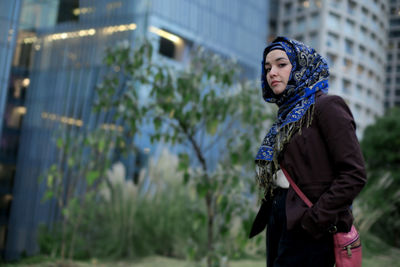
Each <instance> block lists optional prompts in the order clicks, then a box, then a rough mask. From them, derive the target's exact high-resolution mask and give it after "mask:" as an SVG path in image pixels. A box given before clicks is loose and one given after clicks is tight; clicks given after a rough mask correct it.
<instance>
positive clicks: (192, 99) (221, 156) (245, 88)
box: [44, 41, 269, 267]
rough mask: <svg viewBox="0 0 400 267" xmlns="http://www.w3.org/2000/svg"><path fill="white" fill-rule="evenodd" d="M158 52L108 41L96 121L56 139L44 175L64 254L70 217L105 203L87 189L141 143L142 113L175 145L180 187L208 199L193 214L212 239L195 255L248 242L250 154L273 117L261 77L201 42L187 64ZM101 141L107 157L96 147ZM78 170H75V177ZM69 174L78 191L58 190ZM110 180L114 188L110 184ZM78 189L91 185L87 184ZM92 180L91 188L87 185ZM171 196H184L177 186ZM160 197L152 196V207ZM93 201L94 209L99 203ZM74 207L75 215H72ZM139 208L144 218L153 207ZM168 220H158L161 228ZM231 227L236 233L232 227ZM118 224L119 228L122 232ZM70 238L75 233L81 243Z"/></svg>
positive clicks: (220, 255) (231, 252)
mask: <svg viewBox="0 0 400 267" xmlns="http://www.w3.org/2000/svg"><path fill="white" fill-rule="evenodd" d="M152 51H153V49H152V47H151V45H150V44H149V43H148V42H147V41H144V42H143V43H142V44H140V45H138V46H137V48H136V49H131V48H130V46H129V44H128V43H123V44H121V45H118V46H115V47H113V48H110V49H108V50H107V53H106V57H105V63H106V64H107V66H108V67H109V69H110V70H112V71H111V72H109V74H108V75H107V76H106V77H105V79H104V81H103V82H102V83H101V84H100V85H99V86H98V88H97V97H96V99H95V101H94V111H95V113H96V114H97V118H96V120H95V121H96V125H95V127H94V128H88V129H87V132H85V131H75V132H73V133H74V134H70V132H68V131H67V132H68V134H67V136H69V137H71V138H75V139H76V140H74V139H68V138H69V137H68V138H61V139H58V140H60V141H59V151H60V153H61V154H62V157H61V158H62V160H59V162H58V163H57V164H56V165H54V166H52V167H50V169H49V171H48V172H47V173H46V174H45V176H44V177H45V178H46V182H47V184H48V185H49V184H50V185H51V186H48V191H47V193H46V194H47V196H48V197H49V198H51V197H55V198H56V199H57V201H58V202H59V203H61V204H62V205H60V209H62V210H63V212H62V216H63V220H64V224H63V228H64V230H63V244H64V245H63V249H61V251H62V253H61V254H62V255H64V251H65V243H66V238H67V233H66V229H67V227H66V226H67V225H69V224H71V223H73V225H74V227H73V229H75V230H74V231H75V232H77V231H78V229H79V228H80V227H81V226H82V225H83V220H84V219H85V216H86V214H85V213H84V212H83V211H84V210H86V208H87V207H86V205H92V206H93V205H95V206H97V205H99V203H97V202H96V201H97V198H96V196H95V195H93V196H91V199H88V196H89V195H90V192H96V191H98V190H97V189H98V188H99V186H101V185H102V184H103V183H102V182H103V181H107V180H105V172H106V170H107V169H108V168H109V167H110V166H111V162H112V160H113V157H115V155H116V153H120V152H128V153H132V152H135V146H134V144H133V138H134V137H135V135H137V134H138V133H139V132H140V129H141V127H142V126H141V125H142V123H143V122H145V123H147V124H152V125H153V127H154V131H153V133H154V134H152V135H151V136H150V138H151V140H152V141H153V142H157V143H158V142H166V143H169V144H171V145H172V146H174V149H175V150H176V151H178V155H179V157H178V159H179V163H178V166H177V169H178V170H180V171H181V172H182V175H183V179H182V180H183V184H184V186H187V185H189V184H190V185H192V186H193V187H194V188H195V190H196V196H198V197H199V198H200V199H202V200H203V201H204V202H203V204H204V210H202V209H199V210H198V211H197V212H195V213H193V214H195V215H196V216H195V217H194V218H191V220H193V222H194V224H195V225H196V224H197V225H199V226H204V225H206V226H207V235H206V236H207V242H204V243H203V244H204V245H203V246H201V245H200V246H199V247H198V248H197V249H196V250H195V251H190V252H188V255H189V256H191V257H199V256H202V255H204V251H207V258H208V260H207V261H208V266H210V267H211V266H218V265H220V263H222V262H224V261H226V260H225V259H227V258H228V257H232V256H235V255H236V256H237V255H238V253H237V252H238V251H243V248H244V247H245V245H246V242H247V233H248V231H249V222H250V220H251V219H252V215H253V211H252V210H251V209H249V207H251V206H254V199H251V198H249V197H248V196H250V195H251V194H252V193H253V192H254V189H255V183H254V181H253V180H254V179H253V171H250V170H253V158H254V153H255V151H256V149H257V146H258V145H259V140H261V136H262V135H263V134H264V129H265V128H266V125H265V124H266V123H267V121H268V119H269V116H268V110H267V109H266V107H265V105H264V104H263V101H261V100H260V97H259V96H260V93H259V90H258V89H255V88H257V87H258V86H257V85H256V84H255V83H254V82H251V81H246V80H243V79H242V78H241V74H240V68H239V66H238V65H237V64H236V63H235V62H234V61H232V60H229V59H224V58H222V57H219V56H217V55H215V54H213V53H211V52H209V51H207V50H205V49H202V48H199V49H196V50H194V53H193V54H192V55H191V60H190V64H188V66H187V67H185V68H175V67H174V65H172V64H169V63H165V62H164V63H163V62H161V61H158V62H155V61H152ZM144 119H145V120H144ZM104 129H106V130H108V135H105V138H102V135H101V134H99V133H101V130H104ZM71 133H72V132H71ZM88 136H94V137H93V138H92V139H91V140H92V142H90V140H88V139H87V137H88ZM79 140H82V141H81V142H80V141H79ZM71 146H73V147H76V151H77V154H73V153H70V152H69V151H71V150H70V147H71ZM99 150H101V153H102V154H101V156H99V155H100V154H99V152H96V151H99ZM92 152H93V153H92ZM85 160H87V161H85ZM69 163H70V164H69ZM68 164H69V165H68ZM73 172H77V175H74V176H73V177H74V178H71V173H73ZM53 177H57V181H58V182H57V183H53V182H52V180H54V178H53ZM84 178H85V179H86V180H85V179H84ZM68 179H75V180H76V183H72V187H71V188H70V189H67V190H70V191H68V192H73V194H71V195H68V194H65V193H63V192H62V190H66V188H68V185H69V184H70V183H68V182H67V181H68ZM49 181H51V182H49ZM108 186H110V187H111V188H112V185H111V184H110V183H108ZM81 188H85V190H84V191H83V192H82V191H80V190H81ZM89 188H92V190H89V191H88V190H86V189H89ZM79 191H80V192H79ZM59 192H61V193H59ZM75 193H76V194H75ZM112 195H113V194H112ZM65 196H67V197H66V198H65ZM75 196H76V199H74V197H75ZM173 196H174V197H179V194H177V195H173ZM164 200H165V199H164ZM91 201H95V202H94V203H96V204H93V202H91ZM115 201H120V200H118V199H116V200H115ZM131 201H133V200H132V199H131ZM169 201H172V199H170V200H169ZM174 201H175V200H174ZM167 202H168V201H167ZM146 203H147V202H143V203H142V202H136V203H135V204H134V205H128V206H125V207H122V206H121V207H120V208H121V209H122V210H124V212H122V210H121V214H122V213H124V214H125V213H127V214H130V213H131V212H134V211H133V210H134V209H135V208H136V207H138V206H145V205H146ZM161 204H162V203H160V205H161ZM102 205H105V206H103V208H104V209H109V210H110V212H111V211H113V209H114V208H115V207H114V206H110V207H107V206H106V202H105V203H102ZM157 205H158V204H157V200H156V199H154V201H153V203H152V206H148V207H147V209H148V210H151V209H152V208H153V207H157ZM92 206H91V209H93V210H96V209H95V208H94V207H92ZM159 208H163V209H167V207H159ZM125 209H126V210H125ZM168 209H171V208H170V207H169V208H168ZM74 210H76V213H77V214H79V216H76V217H74V216H72V215H71V214H72V213H73V211H74ZM93 216H100V215H99V214H97V215H96V214H94V215H93ZM139 217H140V218H141V219H143V220H144V219H146V218H147V213H144V214H141V215H140V216H139ZM70 218H76V220H75V219H74V220H73V219H70ZM94 218H97V217H94ZM94 218H90V219H94ZM130 218H131V217H130V216H128V217H125V218H124V220H123V221H121V225H119V226H118V231H124V233H125V234H129V233H130V232H129V231H130V228H129V227H131V226H128V225H130V224H131V223H133V221H132V220H131V219H130ZM171 220H172V218H171ZM123 223H126V225H125V224H123ZM135 223H136V222H135ZM87 224H88V222H87ZM147 226H148V227H150V226H152V227H153V226H154V223H150V221H148V224H147ZM125 227H128V228H125ZM154 227H155V226H154ZM162 227H163V225H160V226H159V227H158V228H157V229H162ZM241 227H244V228H245V229H240V228H241ZM120 228H121V229H120ZM91 229H96V228H95V227H89V228H88V229H87V230H88V231H90V230H91ZM123 229H125V230H123ZM145 229H147V231H151V229H149V228H145ZM109 230H110V231H111V229H109ZM74 231H73V233H72V234H71V236H72V237H71V238H72V240H71V245H70V248H71V249H70V252H69V254H70V256H71V257H72V255H73V254H74V252H73V248H74V247H76V246H77V244H78V243H79V241H78V239H77V238H82V236H78V235H77V234H76V233H75V234H74ZM233 232H235V234H233V235H232V233H233ZM100 233H101V234H105V233H104V232H101V231H100ZM113 233H114V234H115V235H116V236H120V234H121V233H120V232H118V233H116V232H115V231H114V232H113ZM92 237H93V238H94V239H96V238H100V237H101V236H98V237H96V236H92ZM108 238H111V236H108ZM229 238H234V239H231V240H230V244H233V246H226V241H227V240H228V239H229ZM74 240H76V242H77V243H76V244H75V245H73V244H74V242H75V241H74ZM197 241H201V240H197ZM86 242H89V239H87V240H86ZM122 242H125V240H124V239H123V240H122ZM126 242H127V246H128V247H129V246H132V244H131V243H130V242H132V241H129V240H127V241H126ZM111 243H113V244H114V243H115V242H111ZM195 243H196V242H195ZM152 245H153V246H154V247H157V245H156V244H152ZM115 249H117V248H116V247H114V246H112V245H110V246H109V247H107V248H106V251H108V252H107V253H108V254H115V255H120V256H122V255H124V254H123V253H122V252H121V253H122V254H121V253H120V252H118V251H115ZM119 249H120V248H119ZM171 251H173V249H172V248H171ZM107 253H105V254H107ZM239 254H240V253H239ZM125 256H131V255H125Z"/></svg>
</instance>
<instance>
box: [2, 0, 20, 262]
mask: <svg viewBox="0 0 400 267" xmlns="http://www.w3.org/2000/svg"><path fill="white" fill-rule="evenodd" d="M20 8H21V1H19V0H16V1H1V2H0V257H1V255H3V254H4V250H5V241H6V238H7V231H8V219H9V216H10V210H11V203H12V188H13V183H14V173H15V160H14V161H13V160H12V159H15V152H16V151H15V150H14V149H13V147H14V144H15V143H16V142H17V140H18V127H19V124H20V121H21V120H20V119H21V117H22V116H23V114H24V112H25V110H24V109H23V108H22V109H21V108H20V107H19V105H18V101H14V102H12V103H8V95H9V84H12V83H14V81H13V80H12V79H11V78H10V70H11V60H12V55H13V51H14V49H15V43H16V38H17V33H18V19H19V13H20ZM19 93H21V91H18V92H16V95H15V97H18V96H20V94H19ZM3 118H4V119H3ZM10 158H11V159H10Z"/></svg>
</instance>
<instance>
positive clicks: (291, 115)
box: [255, 37, 329, 197]
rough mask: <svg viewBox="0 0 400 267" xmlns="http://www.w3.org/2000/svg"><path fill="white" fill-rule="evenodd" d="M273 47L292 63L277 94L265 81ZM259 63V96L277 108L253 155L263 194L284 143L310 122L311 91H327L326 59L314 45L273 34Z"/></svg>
mask: <svg viewBox="0 0 400 267" xmlns="http://www.w3.org/2000/svg"><path fill="white" fill-rule="evenodd" d="M275 49H281V50H283V51H285V52H286V54H287V56H288V58H289V61H290V63H291V64H292V70H291V72H290V76H289V80H288V84H287V87H286V89H285V90H284V91H283V92H282V93H281V94H279V95H275V94H274V93H273V91H272V89H271V88H270V86H269V85H268V82H267V79H266V71H265V57H266V56H267V54H268V53H269V52H270V51H272V50H275ZM261 66H262V67H261V70H262V71H261V73H262V74H261V85H262V95H263V98H264V100H265V101H266V102H268V103H275V104H276V105H277V106H278V108H279V109H278V115H277V118H276V121H275V122H274V123H273V124H272V126H271V128H270V129H269V131H268V132H267V134H266V136H265V138H264V140H263V142H262V144H261V146H260V148H259V150H258V153H257V155H256V159H255V161H256V165H257V175H256V177H257V182H258V184H259V186H260V187H261V189H263V190H264V197H266V196H267V195H268V194H272V189H273V184H272V178H273V177H274V176H275V173H276V171H277V170H278V169H279V163H278V159H279V157H280V156H281V154H282V152H283V149H284V145H285V144H287V143H288V142H289V141H290V139H291V138H292V136H293V135H294V134H296V133H300V134H301V128H302V127H303V126H304V125H305V126H306V127H309V126H310V125H311V122H312V117H313V113H314V104H315V94H316V93H317V92H318V91H322V92H323V93H325V94H326V93H328V77H329V70H328V64H327V62H326V60H325V59H324V58H323V57H321V56H320V55H319V54H318V53H317V52H316V51H315V49H313V48H311V47H309V46H307V45H305V44H303V43H301V42H299V41H296V40H291V39H288V38H286V37H277V38H276V39H275V40H274V41H272V43H271V44H269V45H268V46H267V47H266V48H265V49H264V53H263V59H262V64H261Z"/></svg>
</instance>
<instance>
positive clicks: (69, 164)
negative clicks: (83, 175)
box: [68, 158, 75, 167]
mask: <svg viewBox="0 0 400 267" xmlns="http://www.w3.org/2000/svg"><path fill="white" fill-rule="evenodd" d="M74 163H75V161H74V159H73V158H69V159H68V167H72V166H74Z"/></svg>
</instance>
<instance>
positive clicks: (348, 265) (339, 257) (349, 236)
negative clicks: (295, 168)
mask: <svg viewBox="0 0 400 267" xmlns="http://www.w3.org/2000/svg"><path fill="white" fill-rule="evenodd" d="M281 169H282V171H283V173H284V174H285V176H286V178H287V180H288V181H289V183H290V186H291V187H292V188H293V189H294V191H295V192H296V194H297V195H298V196H299V197H300V198H301V199H302V200H303V201H304V203H306V205H307V206H309V207H310V208H311V207H312V205H313V204H312V203H311V201H310V200H309V199H308V198H307V197H306V195H304V193H303V192H302V191H301V190H300V188H299V187H298V186H297V185H296V184H295V183H294V181H293V180H292V178H291V177H290V175H289V173H288V172H287V171H286V170H285V169H284V168H282V166H281ZM334 228H335V230H334V231H333V232H332V233H333V245H334V251H335V261H336V264H335V266H336V267H361V261H362V253H361V240H360V235H359V234H358V232H357V230H356V228H355V227H354V225H352V226H351V229H350V232H348V233H336V226H335V227H334Z"/></svg>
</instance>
